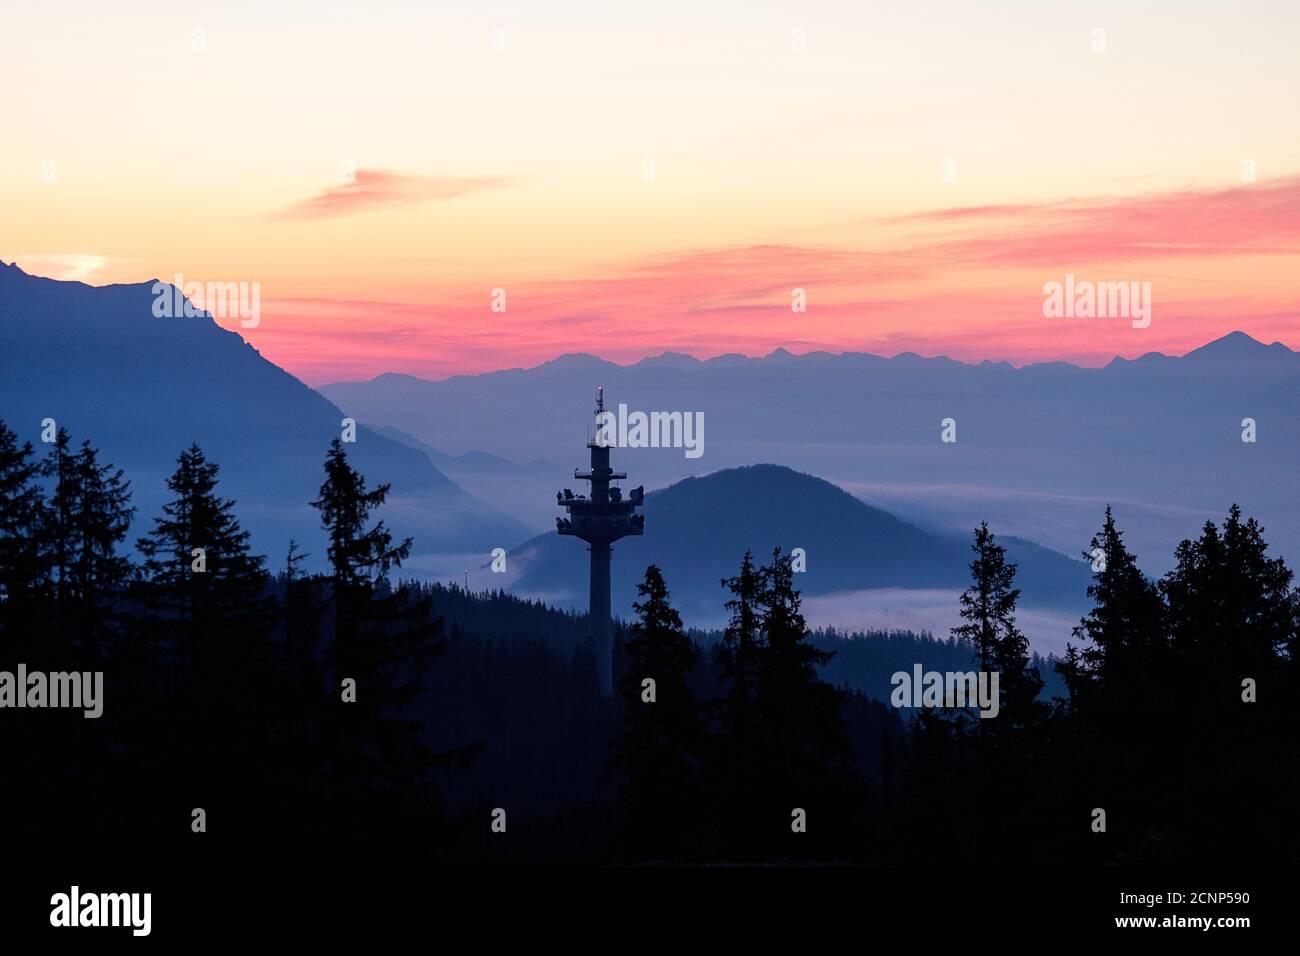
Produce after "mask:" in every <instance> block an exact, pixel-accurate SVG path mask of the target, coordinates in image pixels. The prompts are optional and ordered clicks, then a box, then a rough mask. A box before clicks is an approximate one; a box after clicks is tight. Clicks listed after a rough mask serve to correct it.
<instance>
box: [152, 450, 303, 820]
mask: <svg viewBox="0 0 1300 956" xmlns="http://www.w3.org/2000/svg"><path fill="white" fill-rule="evenodd" d="M218 472H219V467H218V466H217V465H216V464H215V463H213V462H209V461H208V460H207V458H206V457H205V455H204V454H203V451H202V449H200V448H199V447H198V445H191V446H190V447H189V448H187V449H186V450H185V451H182V452H181V454H180V456H179V457H178V458H177V468H176V471H175V472H174V473H173V474H172V476H171V477H170V478H168V480H167V487H168V489H169V490H170V491H171V492H172V495H173V498H172V500H171V501H169V502H167V503H166V504H164V505H163V509H162V510H163V513H162V515H161V516H158V517H155V518H154V527H153V529H152V530H151V531H149V532H148V534H147V535H146V536H145V537H143V538H140V539H139V541H138V542H137V543H136V548H137V550H138V551H139V552H140V554H141V555H143V557H144V567H143V575H142V583H141V585H140V586H138V587H137V589H136V595H137V597H138V600H139V603H140V605H141V608H142V613H141V621H140V625H141V628H142V633H143V636H144V637H145V639H146V640H147V641H148V643H149V646H150V649H151V650H152V652H153V656H154V658H155V661H156V665H155V666H156V667H157V668H158V675H159V677H160V678H161V681H160V688H159V689H160V697H161V700H160V705H161V706H164V707H166V710H165V712H166V713H168V714H169V715H171V717H172V718H173V719H174V721H175V724H174V726H173V727H172V728H171V731H170V732H171V734H172V735H173V739H172V740H170V741H168V747H167V749H173V748H174V749H173V753H172V760H174V767H175V769H176V770H178V771H179V772H178V773H176V774H175V782H174V784H169V785H168V786H167V787H166V788H165V790H164V791H163V792H164V793H165V794H166V795H167V797H168V799H169V802H168V804H167V811H166V812H167V813H168V814H169V815H171V814H176V813H178V812H184V813H188V811H189V809H190V808H193V807H202V808H204V810H205V811H207V812H208V813H209V814H211V815H213V816H214V817H219V818H220V819H223V820H224V821H225V826H224V827H223V830H224V831H225V832H227V833H229V834H238V835H239V837H240V838H241V839H249V840H251V839H254V838H255V835H256V834H258V833H263V832H265V831H266V830H267V829H268V828H271V827H272V826H273V825H274V823H275V821H274V820H272V819H268V816H269V815H268V814H267V813H266V812H265V807H264V806H260V802H259V801H260V795H259V794H258V793H257V792H256V791H255V789H254V787H255V786H260V785H261V783H260V781H258V774H259V771H261V770H263V769H264V768H267V767H273V766H275V763H276V757H275V755H274V754H273V753H272V752H271V751H270V750H269V748H270V747H271V746H272V744H273V743H274V742H275V739H276V735H275V734H274V733H272V732H270V729H269V728H270V726H271V725H272V720H271V717H272V714H273V713H274V706H275V700H276V696H275V695H276V693H277V692H278V687H277V683H278V681H277V678H278V673H277V671H276V668H275V665H276V658H277V655H276V651H275V648H274V646H273V644H272V642H271V639H270V627H271V623H272V620H273V616H274V613H275V608H274V603H273V601H272V599H271V597H270V595H269V592H268V583H269V582H268V576H267V573H266V571H265V570H264V568H263V562H264V559H263V558H262V557H261V556H260V555H254V554H251V553H250V551H249V546H248V532H246V531H244V530H243V529H242V528H241V527H240V524H239V519H238V518H237V517H236V516H235V513H234V502H233V501H230V500H227V499H224V498H222V497H221V496H220V495H219V494H218V492H217V475H218ZM254 781H258V782H257V783H254Z"/></svg>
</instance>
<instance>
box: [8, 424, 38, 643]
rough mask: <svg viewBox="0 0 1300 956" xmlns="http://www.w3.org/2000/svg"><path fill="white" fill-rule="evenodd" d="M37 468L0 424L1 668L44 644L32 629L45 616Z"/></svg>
mask: <svg viewBox="0 0 1300 956" xmlns="http://www.w3.org/2000/svg"><path fill="white" fill-rule="evenodd" d="M40 474H41V465H40V464H39V463H38V462H37V461H36V460H35V459H34V457H33V451H32V446H31V443H30V442H24V443H23V444H21V445H20V444H19V443H18V436H17V435H16V434H15V433H14V432H13V430H12V429H10V428H9V426H8V425H6V424H5V423H4V422H3V421H0V654H2V655H3V656H2V657H0V663H4V664H8V665H12V664H16V663H17V662H19V661H24V662H26V661H28V660H29V658H30V655H31V654H32V653H33V652H34V651H36V650H37V649H38V648H40V647H42V645H44V644H45V643H46V639H47V635H45V634H43V633H42V631H39V630H37V628H36V627H34V625H35V623H36V622H37V621H39V620H43V619H44V618H45V616H46V614H47V613H48V596H49V565H48V561H47V560H46V555H45V554H44V553H43V551H42V549H41V546H40V540H39V531H40V524H41V515H42V513H43V512H44V509H45V503H44V495H43V494H42V490H41V486H40V484H39V482H38V480H37V479H38V478H39V476H40Z"/></svg>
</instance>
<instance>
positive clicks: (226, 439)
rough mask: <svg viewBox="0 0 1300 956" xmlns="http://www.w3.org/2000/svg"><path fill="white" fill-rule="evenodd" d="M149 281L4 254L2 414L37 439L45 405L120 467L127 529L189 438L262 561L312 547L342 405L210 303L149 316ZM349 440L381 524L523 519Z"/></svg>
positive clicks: (471, 535)
mask: <svg viewBox="0 0 1300 956" xmlns="http://www.w3.org/2000/svg"><path fill="white" fill-rule="evenodd" d="M153 285H154V283H152V282H145V283H141V284H138V285H113V286H105V287H99V288H96V287H92V286H88V285H84V284H83V283H80V282H58V281H54V280H52V279H44V278H39V277H36V276H31V275H28V274H26V273H25V272H23V271H22V270H21V269H19V268H18V267H17V266H12V265H5V264H3V263H0V418H3V419H4V420H5V421H6V422H7V423H8V424H9V426H10V427H11V428H13V429H14V430H15V431H17V432H18V433H19V435H20V436H21V437H22V438H25V439H28V440H31V441H33V442H34V443H35V444H36V445H37V447H38V450H39V449H40V447H41V446H40V443H39V434H40V431H41V421H42V419H45V418H53V419H54V420H55V421H56V422H57V423H58V424H59V425H60V426H63V427H66V428H67V429H68V431H69V433H70V434H71V436H72V439H73V441H74V443H76V444H78V445H79V444H80V443H81V441H82V440H83V439H89V440H90V442H91V443H92V444H93V445H95V446H96V447H98V448H100V449H101V450H102V452H103V457H104V459H105V460H108V461H112V462H114V463H115V464H117V465H118V466H119V467H121V468H123V469H124V470H125V471H126V474H127V477H128V478H130V480H131V490H132V493H133V497H134V503H135V505H136V506H137V508H138V509H139V511H138V513H137V516H136V518H137V521H136V527H135V529H134V533H135V534H141V533H143V532H144V531H146V530H148V528H150V527H152V524H151V519H152V517H153V516H154V515H156V514H158V513H159V509H160V507H161V505H162V503H163V502H164V501H165V500H166V497H167V492H166V488H165V486H164V482H165V479H166V477H167V476H168V475H169V474H171V472H172V471H173V470H174V467H175V459H176V456H177V454H179V452H180V451H181V449H182V448H185V447H187V446H188V445H189V444H190V443H191V442H198V443H199V445H201V446H202V447H203V449H204V451H205V452H206V453H207V455H208V458H209V459H210V460H212V461H215V462H217V463H218V464H219V465H220V466H221V473H220V480H221V490H222V492H223V493H224V494H225V495H226V496H227V497H230V498H234V499H235V500H236V502H237V504H236V511H237V513H238V515H239V517H240V519H241V520H242V522H243V524H244V526H245V527H246V528H248V529H249V530H250V531H251V532H252V533H253V544H254V547H255V548H257V549H259V550H260V551H262V552H264V553H266V554H268V555H269V556H270V557H271V561H272V565H273V566H277V565H278V564H279V561H280V558H281V556H282V555H283V554H284V551H285V548H286V546H287V544H288V540H289V538H290V537H291V536H292V537H296V538H297V539H298V540H299V542H300V543H301V544H302V545H303V547H304V548H305V550H307V551H309V552H312V553H313V555H314V558H315V559H316V560H317V561H320V560H323V558H324V540H323V535H322V534H321V532H320V531H319V524H320V521H319V515H318V513H317V512H316V511H315V510H313V509H312V508H310V507H309V506H308V502H309V501H311V500H312V499H313V498H315V497H316V496H317V493H318V491H319V489H320V485H321V482H322V481H323V479H324V471H323V467H322V466H323V462H324V458H325V451H326V449H327V448H328V446H329V443H330V441H331V440H332V439H333V438H335V437H339V436H340V435H341V421H342V419H343V418H344V415H345V413H344V412H343V411H341V410H340V409H339V408H338V407H337V406H335V405H334V404H332V403H331V402H330V401H329V400H327V399H326V398H324V397H322V396H321V394H320V393H319V392H316V391H314V390H312V389H310V388H308V387H307V386H306V385H304V384H303V383H302V382H300V381H298V380H297V379H296V378H294V377H293V376H292V375H290V374H288V373H287V372H285V371H283V370H282V369H280V368H278V367H277V366H275V365H273V364H271V363H270V362H268V361H267V360H266V359H264V358H263V357H262V356H261V355H260V354H258V352H257V350H256V349H254V348H253V347H252V346H251V345H249V344H248V343H246V342H245V341H243V339H242V338H240V336H239V335H237V334H235V333H233V332H228V331H225V330H224V329H222V328H220V327H219V326H218V325H217V324H216V323H215V322H213V320H212V319H211V318H210V317H209V316H207V315H206V314H204V315H201V316H199V317H195V318H157V317H155V316H154V314H153V302H154V295H153V292H152V288H153ZM347 450H348V454H349V457H350V458H351V459H352V460H353V463H354V464H355V465H356V467H357V468H359V469H360V470H361V471H362V472H363V473H364V474H365V475H366V477H367V478H368V479H369V481H370V483H371V484H372V485H375V484H379V483H382V482H388V483H391V484H392V492H391V495H392V498H391V501H392V507H391V508H389V509H388V511H387V512H386V514H385V518H386V519H387V521H388V523H389V525H390V527H393V528H394V529H395V530H396V531H397V532H398V533H401V534H411V535H414V536H415V537H416V538H417V539H419V540H420V542H421V543H422V544H424V545H425V546H428V545H429V544H431V543H432V544H436V545H437V546H438V547H440V548H442V549H444V550H448V551H452V550H459V551H465V552H472V553H484V554H486V553H488V552H489V551H490V550H491V549H492V548H493V547H495V546H497V545H499V544H500V543H501V542H502V541H517V540H519V539H520V538H522V537H524V536H526V535H527V534H528V533H529V531H528V529H527V528H526V527H525V526H524V525H522V524H521V523H519V522H518V521H516V520H515V519H513V518H509V517H507V516H506V515H505V514H503V513H501V512H499V511H497V510H495V509H493V508H491V507H489V506H488V505H486V504H484V503H483V502H481V501H479V500H477V499H476V498H474V497H472V496H471V495H469V494H467V493H466V492H465V491H464V490H462V489H461V488H460V487H458V486H457V485H456V484H455V483H454V482H453V481H451V480H450V479H449V478H447V477H446V476H445V475H444V474H442V473H441V472H440V471H439V470H438V469H437V467H435V466H434V464H433V463H432V461H430V459H429V457H428V456H427V455H425V454H422V453H421V452H419V451H416V450H414V449H412V448H410V447H408V446H407V445H406V444H403V443H401V442H397V441H393V440H392V439H390V438H387V437H385V436H383V435H381V434H379V433H377V432H375V431H372V430H368V429H365V428H361V429H359V430H358V433H357V441H356V443H355V444H350V445H348V446H347Z"/></svg>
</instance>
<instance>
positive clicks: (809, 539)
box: [510, 465, 1090, 618]
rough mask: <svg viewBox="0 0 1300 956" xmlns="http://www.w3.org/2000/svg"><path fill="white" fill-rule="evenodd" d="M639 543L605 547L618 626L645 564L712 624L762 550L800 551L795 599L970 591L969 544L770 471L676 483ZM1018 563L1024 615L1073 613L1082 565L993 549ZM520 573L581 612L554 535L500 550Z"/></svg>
mask: <svg viewBox="0 0 1300 956" xmlns="http://www.w3.org/2000/svg"><path fill="white" fill-rule="evenodd" d="M643 513H644V514H645V517H646V533H645V535H644V536H642V537H630V538H625V539H623V540H622V541H619V542H617V543H616V544H615V545H614V570H613V577H612V581H613V597H614V608H615V612H616V613H619V614H623V615H624V616H629V615H630V613H631V607H632V602H633V601H634V600H635V599H636V584H637V582H638V581H640V579H641V576H642V574H643V572H644V571H645V567H646V565H648V564H657V565H658V566H659V567H660V569H661V570H662V571H663V572H664V578H665V580H666V581H667V582H668V586H669V588H670V589H671V590H672V593H673V601H674V604H675V605H677V606H678V607H679V608H680V609H682V610H683V611H684V612H685V613H686V614H687V615H688V616H690V617H695V618H699V617H702V616H712V617H716V616H717V614H718V609H719V608H720V607H721V605H722V602H723V601H724V600H725V599H726V596H725V594H724V592H723V590H722V588H721V587H720V586H719V582H720V581H721V579H722V578H724V577H730V576H731V575H734V574H735V573H736V570H737V568H738V567H739V566H740V561H741V557H742V555H743V554H744V553H745V551H746V550H747V549H748V550H752V551H753V553H754V557H755V560H756V561H757V562H759V563H764V562H766V561H768V560H770V558H771V552H772V549H773V548H774V547H776V546H778V545H779V546H780V547H781V548H782V549H783V550H784V551H786V552H787V553H788V552H790V551H791V549H793V548H796V547H798V548H803V549H804V552H805V554H806V556H807V571H806V572H804V573H802V574H800V575H799V579H798V583H799V587H800V589H801V590H802V591H803V592H804V594H805V595H809V596H811V595H820V594H829V593H833V592H839V591H858V590H863V589H868V588H936V589H948V590H953V591H957V590H961V589H962V588H965V587H966V586H967V584H969V582H970V572H969V564H970V561H971V557H972V555H971V550H970V537H969V536H966V537H958V536H955V535H942V534H933V533H930V532H927V531H924V530H922V529H920V528H917V527H915V526H913V525H911V524H908V523H906V522H904V521H900V520H899V519H898V518H896V517H894V516H893V515H890V514H887V513H886V512H884V511H881V510H879V509H877V508H872V507H871V506H869V505H867V504H864V503H863V502H861V501H859V500H858V499H857V498H854V497H853V496H852V495H850V494H848V493H847V492H845V491H843V490H841V489H840V488H837V487H835V486H834V485H832V484H831V483H829V482H827V481H823V480H822V479H820V478H815V477H813V476H811V475H805V474H801V473H799V472H796V471H793V470H792V469H789V468H784V467H781V466H777V465H752V466H749V467H745V468H733V469H727V470H725V471H720V472H717V473H715V474H711V475H708V476H706V477H703V478H687V479H685V480H684V481H681V482H678V483H677V484H674V485H672V486H670V487H668V488H665V489H663V490H662V491H657V492H652V493H650V494H649V495H647V496H646V500H645V506H644V508H643ZM999 543H1001V544H1002V545H1003V546H1004V547H1006V548H1007V553H1008V557H1009V559H1010V560H1012V561H1016V562H1018V563H1019V565H1020V571H1019V573H1018V575H1017V579H1016V584H1017V585H1018V586H1019V587H1021V589H1022V591H1023V596H1022V601H1023V603H1024V604H1026V605H1039V606H1051V607H1062V608H1072V609H1077V608H1082V607H1084V606H1085V605H1086V598H1087V595H1086V589H1087V586H1088V581H1089V577H1090V571H1089V568H1088V565H1087V564H1085V563H1083V562H1082V561H1081V560H1072V559H1070V558H1067V557H1065V556H1064V555H1061V554H1058V553H1056V552H1054V551H1049V550H1047V549H1046V548H1042V547H1039V546H1038V545H1036V544H1033V543H1032V542H1028V541H1023V540H1020V539H1018V538H1013V537H1007V538H1002V539H1000V541H999ZM510 557H511V559H512V560H515V561H516V562H517V563H518V565H519V567H520V569H521V570H522V574H521V576H520V577H519V578H518V580H517V581H516V582H515V585H514V588H515V590H517V591H521V592H524V593H536V594H539V595H545V596H547V597H549V598H551V599H553V600H557V601H560V602H564V603H570V604H574V605H576V606H579V607H583V606H585V605H586V602H587V590H586V584H587V566H588V557H587V549H586V547H585V545H583V544H582V542H580V541H578V540H576V539H571V538H562V537H560V536H559V535H558V534H556V533H555V532H550V533H548V534H544V535H539V536H538V537H535V538H533V539H531V540H530V541H527V542H525V543H524V544H522V545H521V546H519V547H517V548H515V549H513V550H512V551H511V554H510Z"/></svg>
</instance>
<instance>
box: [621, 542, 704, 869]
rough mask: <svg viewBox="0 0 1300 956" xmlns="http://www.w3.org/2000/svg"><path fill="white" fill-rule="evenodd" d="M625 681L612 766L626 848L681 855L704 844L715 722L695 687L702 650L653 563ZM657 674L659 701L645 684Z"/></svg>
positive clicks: (639, 854)
mask: <svg viewBox="0 0 1300 956" xmlns="http://www.w3.org/2000/svg"><path fill="white" fill-rule="evenodd" d="M637 594H638V595H639V596H640V598H641V600H640V601H638V602H636V603H635V604H633V608H634V609H635V611H636V613H637V617H638V620H637V621H636V622H635V623H633V624H632V626H631V629H630V632H629V636H628V639H627V641H626V642H625V643H624V649H625V651H626V653H627V656H628V665H627V669H626V671H625V672H624V674H623V678H622V680H621V681H620V682H619V694H620V696H621V697H622V698H623V702H624V707H625V710H624V718H623V725H622V727H621V728H620V730H619V733H618V736H617V737H616V738H615V739H614V741H613V747H614V757H613V759H612V760H611V761H610V765H609V770H610V771H613V772H615V773H617V775H618V777H619V778H620V779H621V781H622V788H621V809H622V813H623V839H624V850H625V853H626V854H627V855H628V856H630V858H632V859H645V858H660V859H673V858H681V857H687V856H690V855H693V854H694V853H698V851H699V832H698V831H699V827H698V821H699V819H700V816H701V814H700V803H699V800H700V787H701V785H700V766H701V762H702V760H703V758H704V754H705V749H706V742H707V738H706V733H707V728H706V726H705V723H704V721H703V718H702V715H701V709H700V703H699V701H698V700H697V699H696V698H695V694H694V693H693V692H692V690H691V687H690V676H691V671H692V669H693V668H694V667H695V666H696V663H697V661H698V657H699V655H698V653H697V651H696V649H695V645H694V644H692V643H691V639H690V638H689V637H687V636H686V633H685V632H684V631H683V629H682V619H681V617H680V616H679V615H678V613H677V611H676V610H674V609H673V607H672V605H671V604H670V603H669V601H668V586H667V585H666V584H665V583H664V579H663V575H662V573H660V571H659V569H658V568H657V567H655V566H654V565H653V564H652V565H650V566H649V567H648V568H646V571H645V579H644V580H643V581H642V582H641V583H640V584H638V585H637ZM646 679H649V680H653V681H654V685H653V694H654V698H653V700H650V701H648V700H646V699H645V698H646V696H647V694H648V693H649V692H650V691H649V690H648V689H647V688H646V687H644V686H643V681H645V680H646Z"/></svg>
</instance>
